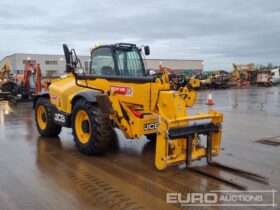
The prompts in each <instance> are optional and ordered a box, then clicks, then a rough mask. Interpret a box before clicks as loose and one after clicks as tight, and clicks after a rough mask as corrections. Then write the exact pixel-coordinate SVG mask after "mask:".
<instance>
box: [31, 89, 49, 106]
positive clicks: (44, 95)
mask: <svg viewBox="0 0 280 210" xmlns="http://www.w3.org/2000/svg"><path fill="white" fill-rule="evenodd" d="M41 97H46V98H50V94H49V93H48V92H40V93H38V94H37V95H36V96H35V97H34V99H33V109H34V108H35V104H36V101H37V100H38V98H41Z"/></svg>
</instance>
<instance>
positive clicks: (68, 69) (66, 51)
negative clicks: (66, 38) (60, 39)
mask: <svg viewBox="0 0 280 210" xmlns="http://www.w3.org/2000/svg"><path fill="white" fill-rule="evenodd" d="M63 51H64V56H65V61H66V72H68V73H70V72H72V67H71V53H70V50H69V48H68V46H67V44H63Z"/></svg>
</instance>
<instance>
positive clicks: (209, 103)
mask: <svg viewBox="0 0 280 210" xmlns="http://www.w3.org/2000/svg"><path fill="white" fill-rule="evenodd" d="M206 104H207V105H209V106H212V105H214V102H213V99H212V93H211V92H209V93H208V96H207V103H206Z"/></svg>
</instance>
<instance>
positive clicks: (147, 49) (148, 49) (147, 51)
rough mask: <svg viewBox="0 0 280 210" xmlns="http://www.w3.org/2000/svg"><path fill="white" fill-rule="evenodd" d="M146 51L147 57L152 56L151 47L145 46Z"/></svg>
mask: <svg viewBox="0 0 280 210" xmlns="http://www.w3.org/2000/svg"><path fill="white" fill-rule="evenodd" d="M144 51H145V55H150V47H149V46H145V47H144Z"/></svg>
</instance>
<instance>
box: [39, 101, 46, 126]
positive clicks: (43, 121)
mask: <svg viewBox="0 0 280 210" xmlns="http://www.w3.org/2000/svg"><path fill="white" fill-rule="evenodd" d="M37 121H38V124H39V127H40V128H41V129H42V130H44V129H45V128H46V127H47V112H46V109H45V107H43V106H42V105H40V106H39V107H38V109H37Z"/></svg>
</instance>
